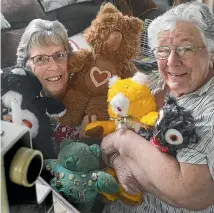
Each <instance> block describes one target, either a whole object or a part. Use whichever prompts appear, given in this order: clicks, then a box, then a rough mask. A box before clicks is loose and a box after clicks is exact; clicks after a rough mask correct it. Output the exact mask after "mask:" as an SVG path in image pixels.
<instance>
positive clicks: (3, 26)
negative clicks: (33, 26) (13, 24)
mask: <svg viewBox="0 0 214 213" xmlns="http://www.w3.org/2000/svg"><path fill="white" fill-rule="evenodd" d="M0 14H1V29H7V28H10V23H9V22H8V21H7V20H6V19H5V17H4V16H3V15H2V13H0Z"/></svg>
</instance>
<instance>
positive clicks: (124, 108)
mask: <svg viewBox="0 0 214 213" xmlns="http://www.w3.org/2000/svg"><path fill="white" fill-rule="evenodd" d="M146 80H147V76H146V75H144V74H143V73H140V72H137V73H136V74H135V75H134V76H133V77H132V78H128V79H120V78H119V77H117V76H114V77H112V78H111V79H110V80H109V91H108V100H107V102H108V112H109V115H110V120H109V121H95V122H92V123H89V124H88V125H87V126H86V129H85V134H86V135H89V136H91V137H103V136H105V135H107V134H109V133H111V132H113V131H115V130H116V129H118V128H129V129H132V130H134V131H135V132H137V133H139V131H140V129H141V127H142V126H143V127H144V128H146V129H150V128H152V127H153V125H154V123H155V120H156V118H157V115H158V113H157V112H156V103H155V99H154V97H153V95H152V94H151V92H150V90H149V88H148V87H147V85H146ZM106 172H109V173H110V174H112V175H113V176H115V177H116V174H115V171H114V170H113V169H111V168H108V169H107V170H106ZM103 195H104V196H105V198H106V199H107V200H110V201H114V200H116V199H120V200H123V201H124V202H125V203H128V204H132V203H134V204H135V203H140V202H141V201H142V193H140V194H138V195H136V196H134V195H129V194H127V193H126V192H125V191H124V190H123V189H122V187H121V186H120V185H119V193H118V194H116V195H115V194H114V195H109V194H107V193H103Z"/></svg>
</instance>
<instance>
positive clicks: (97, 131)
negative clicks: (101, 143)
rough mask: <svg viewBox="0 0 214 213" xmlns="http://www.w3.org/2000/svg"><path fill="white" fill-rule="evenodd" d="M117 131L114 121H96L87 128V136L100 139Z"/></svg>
mask: <svg viewBox="0 0 214 213" xmlns="http://www.w3.org/2000/svg"><path fill="white" fill-rule="evenodd" d="M115 129H116V125H115V122H114V121H95V122H92V123H89V124H88V125H87V126H86V128H85V135H88V136H90V137H99V138H100V137H104V136H105V135H107V134H109V133H112V132H114V131H115Z"/></svg>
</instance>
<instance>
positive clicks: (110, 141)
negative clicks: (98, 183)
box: [100, 129, 131, 164]
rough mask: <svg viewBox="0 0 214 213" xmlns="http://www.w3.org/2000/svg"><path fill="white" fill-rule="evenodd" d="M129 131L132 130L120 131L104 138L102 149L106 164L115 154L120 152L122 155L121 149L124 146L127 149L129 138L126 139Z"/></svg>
mask: <svg viewBox="0 0 214 213" xmlns="http://www.w3.org/2000/svg"><path fill="white" fill-rule="evenodd" d="M129 131H131V130H128V129H119V130H117V131H115V132H113V133H111V134H108V135H107V136H106V137H104V138H103V140H102V143H101V146H100V147H101V150H102V156H103V160H104V161H105V163H106V164H108V156H109V155H111V154H113V153H115V152H120V154H122V153H121V152H122V150H123V149H120V148H121V147H122V146H123V147H125V146H126V145H127V144H128V138H126V136H127V132H129ZM123 154H124V153H123Z"/></svg>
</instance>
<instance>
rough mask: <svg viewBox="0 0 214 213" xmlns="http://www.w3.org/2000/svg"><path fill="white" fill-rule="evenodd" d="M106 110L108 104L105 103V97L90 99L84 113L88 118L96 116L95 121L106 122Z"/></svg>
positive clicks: (107, 117)
mask: <svg viewBox="0 0 214 213" xmlns="http://www.w3.org/2000/svg"><path fill="white" fill-rule="evenodd" d="M107 109H108V103H107V97H106V96H100V97H91V98H90V100H89V102H88V105H87V108H86V110H85V113H86V114H87V115H88V116H89V118H90V117H91V116H92V115H96V116H97V120H99V121H106V120H109V115H108V111H107Z"/></svg>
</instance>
